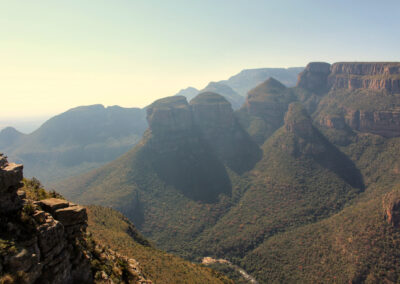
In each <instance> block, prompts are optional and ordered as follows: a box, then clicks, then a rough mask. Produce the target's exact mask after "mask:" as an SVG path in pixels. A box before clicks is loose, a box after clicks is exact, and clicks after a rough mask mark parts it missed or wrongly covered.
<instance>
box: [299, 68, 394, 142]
mask: <svg viewBox="0 0 400 284" xmlns="http://www.w3.org/2000/svg"><path fill="white" fill-rule="evenodd" d="M399 70H400V64H399V63H395V62H393V63H391V62H386V63H385V62H382V63H380V62H375V63H374V62H371V63H369V62H365V63H363V62H361V63H358V62H344V63H334V64H332V65H329V64H328V63H310V64H309V65H308V66H307V68H306V69H305V70H304V71H303V72H302V73H301V74H300V75H299V81H298V84H297V87H298V88H304V89H306V90H308V91H311V92H317V91H320V94H322V95H323V97H321V98H320V99H319V100H320V103H319V106H318V107H317V109H316V115H315V116H316V117H317V121H318V122H319V124H320V125H322V126H324V127H327V128H333V129H338V130H346V129H353V130H356V131H360V132H366V133H373V134H377V135H381V136H384V137H397V136H400V111H399V109H400V105H399V97H400V71H399ZM318 84H319V85H318ZM321 90H323V92H322V93H321Z"/></svg>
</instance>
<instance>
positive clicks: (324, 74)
mask: <svg viewBox="0 0 400 284" xmlns="http://www.w3.org/2000/svg"><path fill="white" fill-rule="evenodd" d="M297 87H300V88H305V89H309V90H313V91H320V92H326V91H329V90H337V89H349V90H354V89H371V90H385V91H387V92H389V93H399V92H400V63H397V62H338V63H334V64H332V65H330V64H329V63H324V62H312V63H309V64H308V65H307V67H306V68H305V69H304V71H303V72H301V73H300V74H299V76H298V82H297Z"/></svg>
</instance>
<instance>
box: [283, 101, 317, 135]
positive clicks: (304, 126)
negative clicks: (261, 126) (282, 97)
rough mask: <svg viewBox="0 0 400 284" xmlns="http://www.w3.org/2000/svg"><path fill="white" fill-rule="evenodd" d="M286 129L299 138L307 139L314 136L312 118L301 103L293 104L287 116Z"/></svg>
mask: <svg viewBox="0 0 400 284" xmlns="http://www.w3.org/2000/svg"><path fill="white" fill-rule="evenodd" d="M285 128H286V130H287V131H289V132H292V133H294V134H295V135H297V136H300V137H303V138H306V137H311V136H312V135H313V125H312V120H311V118H310V116H309V115H308V113H307V111H306V110H305V109H304V107H303V106H302V105H301V104H300V103H291V104H290V105H289V109H288V111H287V113H286V115H285Z"/></svg>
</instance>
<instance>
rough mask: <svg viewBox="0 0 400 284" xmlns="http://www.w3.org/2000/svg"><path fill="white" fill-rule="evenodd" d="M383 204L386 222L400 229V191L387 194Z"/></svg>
mask: <svg viewBox="0 0 400 284" xmlns="http://www.w3.org/2000/svg"><path fill="white" fill-rule="evenodd" d="M382 203H383V209H384V212H385V219H386V221H387V222H388V223H389V224H390V225H392V226H393V227H395V228H400V191H399V190H393V191H391V192H389V193H387V194H386V195H385V196H384V197H383V202H382Z"/></svg>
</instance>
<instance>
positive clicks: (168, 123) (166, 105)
mask: <svg viewBox="0 0 400 284" xmlns="http://www.w3.org/2000/svg"><path fill="white" fill-rule="evenodd" d="M146 111H147V121H148V123H149V127H150V130H151V131H152V133H153V134H154V135H164V134H166V133H170V132H179V131H188V130H191V129H192V128H193V119H192V112H191V108H190V106H189V104H188V103H187V101H186V98H185V97H183V96H173V97H167V98H163V99H160V100H157V101H155V102H154V103H152V104H151V105H150V106H149V107H147V110H146Z"/></svg>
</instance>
